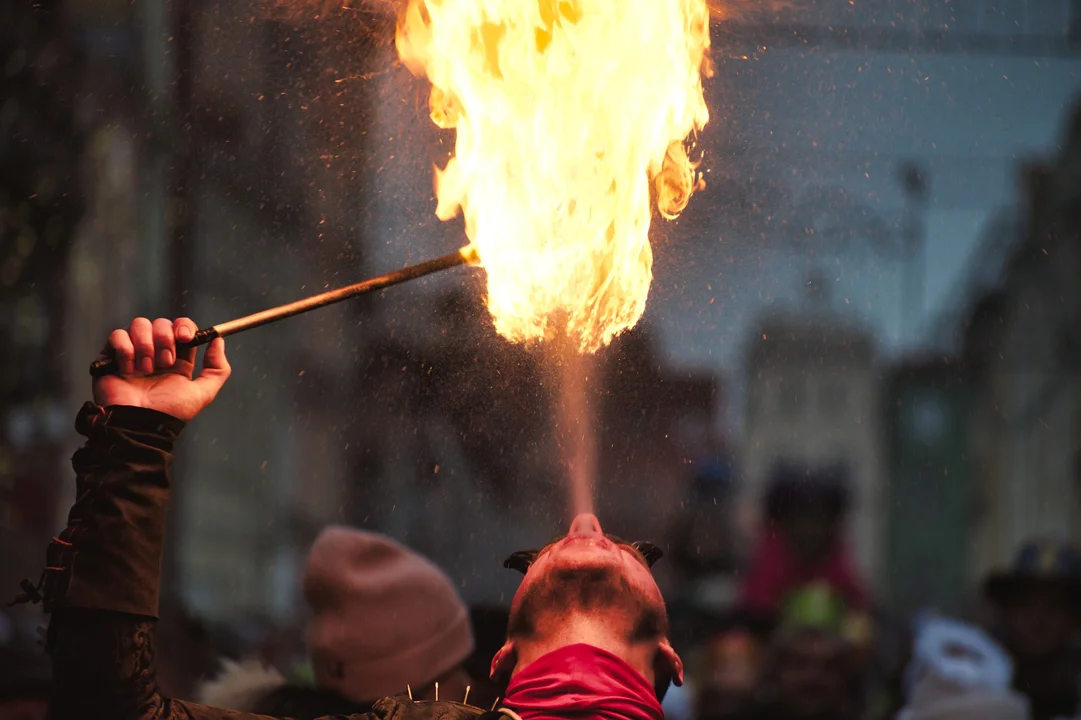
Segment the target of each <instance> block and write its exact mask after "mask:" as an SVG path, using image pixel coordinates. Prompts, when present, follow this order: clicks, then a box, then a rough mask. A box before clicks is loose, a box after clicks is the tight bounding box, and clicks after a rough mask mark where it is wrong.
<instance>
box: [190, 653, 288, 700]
mask: <svg viewBox="0 0 1081 720" xmlns="http://www.w3.org/2000/svg"><path fill="white" fill-rule="evenodd" d="M285 684H286V680H285V677H284V676H283V675H282V674H281V673H279V672H278V671H277V670H275V669H274V668H271V667H267V666H266V665H264V664H263V663H262V662H261V661H259V660H255V659H252V660H242V661H240V662H236V661H234V660H222V663H221V672H220V673H218V675H217V677H215V678H213V679H211V680H207V681H205V682H203V683H200V685H199V686H198V687H197V688H196V689H195V699H196V701H197V702H199V703H202V704H203V705H209V706H211V707H220V708H229V709H230V710H240V711H242V712H254V710H255V705H256V703H258V702H259V701H260V700H262V699H263V698H264V697H266V696H267V695H269V694H270V693H271V692H273V691H274V690H277V689H278V688H280V687H282V686H284V685H285Z"/></svg>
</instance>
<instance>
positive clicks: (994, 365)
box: [962, 111, 1081, 582]
mask: <svg viewBox="0 0 1081 720" xmlns="http://www.w3.org/2000/svg"><path fill="white" fill-rule="evenodd" d="M1061 147H1062V151H1061V153H1060V154H1059V155H1058V157H1056V158H1053V159H1052V160H1050V161H1049V162H1047V163H1036V164H1030V165H1029V166H1027V167H1026V168H1025V169H1023V170H1022V172H1021V173H1019V176H1020V180H1021V182H1020V183H1019V184H1020V193H1021V195H1022V197H1023V199H1024V205H1023V210H1024V211H1023V213H1022V222H1021V223H1020V224H1019V228H1018V229H1019V231H1020V232H1019V234H1018V235H1017V236H1016V242H1015V244H1014V246H1013V248H1012V249H1011V251H1010V252H1009V254H1008V255H1007V258H1008V260H1007V262H1006V264H1005V267H1004V268H1003V271H1002V273H1001V275H1000V276H999V279H998V282H997V284H996V285H995V286H994V287H991V288H989V289H988V290H987V291H986V292H985V293H983V294H982V295H981V296H980V297H978V298H977V299H976V301H975V302H974V303H973V304H971V305H970V306H969V313H968V317H967V318H966V322H965V328H964V346H963V350H962V357H963V360H964V363H965V369H966V373H967V379H968V382H969V383H970V385H971V390H970V396H971V419H972V426H971V431H970V438H969V441H970V446H971V454H972V458H973V462H974V466H973V469H972V472H973V474H974V478H975V479H976V480H977V488H978V495H977V497H976V498H975V508H976V519H975V521H976V524H975V527H974V536H973V538H972V547H973V549H974V557H973V562H972V563H971V564H970V566H969V569H970V572H971V579H972V581H973V582H975V581H976V580H978V579H979V578H980V577H982V576H983V575H984V574H985V573H986V572H987V571H988V570H989V569H990V568H992V567H995V566H997V565H1001V564H1005V563H1007V562H1008V560H1009V558H1010V556H1011V554H1012V553H1013V552H1014V550H1015V549H1016V547H1017V546H1018V545H1019V544H1020V543H1021V542H1022V541H1024V540H1025V539H1027V538H1031V537H1033V536H1044V537H1047V536H1050V537H1059V538H1069V539H1072V540H1073V541H1075V542H1076V541H1078V540H1081V533H1079V528H1081V330H1079V328H1081V285H1079V283H1078V281H1077V278H1078V277H1081V194H1079V190H1078V188H1079V187H1081V183H1079V179H1081V113H1078V112H1076V111H1075V113H1074V115H1073V117H1072V119H1071V122H1070V124H1069V128H1068V134H1067V137H1066V138H1065V140H1064V142H1063V143H1062V145H1061Z"/></svg>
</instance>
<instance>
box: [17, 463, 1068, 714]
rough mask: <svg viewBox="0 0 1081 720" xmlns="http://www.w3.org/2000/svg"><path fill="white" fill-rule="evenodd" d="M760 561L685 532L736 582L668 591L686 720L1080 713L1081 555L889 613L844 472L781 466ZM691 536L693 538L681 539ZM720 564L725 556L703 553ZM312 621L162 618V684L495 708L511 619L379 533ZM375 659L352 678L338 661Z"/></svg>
mask: <svg viewBox="0 0 1081 720" xmlns="http://www.w3.org/2000/svg"><path fill="white" fill-rule="evenodd" d="M772 477H773V480H772V482H771V484H770V485H769V486H768V488H767V491H766V492H765V494H764V496H763V508H762V510H763V512H762V522H761V523H759V527H758V530H757V537H756V538H755V543H754V548H753V553H752V554H751V556H750V558H749V561H748V562H747V563H746V564H745V565H746V566H745V567H738V565H739V563H735V564H734V565H733V564H732V563H730V562H728V561H716V562H714V563H712V564H709V563H701V562H696V561H695V560H694V556H695V553H693V552H688V551H687V550H686V548H683V550H682V551H681V550H680V548H679V547H678V546H679V542H678V540H677V541H675V542H674V543H673V544H674V545H675V546H676V547H674V548H673V552H672V553H671V555H672V557H671V558H670V560H669V561H670V562H675V563H676V564H678V565H680V566H688V567H690V568H691V569H690V570H689V573H690V574H691V575H694V574H695V573H699V574H709V573H711V572H718V571H720V572H723V573H728V574H729V575H731V576H732V577H734V578H735V580H736V584H737V587H738V589H737V592H736V593H735V596H734V599H732V600H731V601H730V602H727V603H725V604H724V606H723V607H718V606H717V605H716V604H713V605H710V604H708V603H703V602H701V601H700V600H699V599H696V598H695V597H690V594H691V590H690V588H693V587H694V584H693V583H685V584H684V585H685V587H686V588H688V590H687V592H686V593H685V595H687V596H684V597H670V598H669V599H668V601H669V607H670V613H671V622H672V628H673V638H672V639H673V642H674V643H676V645H677V649H678V650H679V651H680V653H681V654H683V656H684V658H685V659H686V660H687V678H686V682H685V683H684V685H683V686H682V687H678V688H677V687H673V688H671V689H670V690H669V692H668V693H667V695H666V696H665V698H664V709H665V713H666V716H667V717H668V718H670V720H781V719H782V718H784V719H789V718H799V719H806V720H859V719H862V718H898V719H899V720H931V719H941V720H967V719H968V718H981V719H984V720H999V719H1002V720H1007V719H1008V720H1013V719H1014V718H1016V719H1017V720H1026V719H1027V720H1053V719H1055V718H1074V717H1081V706H1079V681H1081V653H1079V645H1078V611H1079V608H1081V603H1079V602H1078V601H1079V600H1081V556H1079V554H1078V553H1077V552H1076V551H1075V550H1074V549H1073V548H1072V547H1070V546H1068V545H1066V544H1063V543H1056V542H1050V541H1033V542H1031V543H1028V544H1026V545H1024V546H1023V547H1021V548H1019V550H1018V552H1017V555H1016V558H1015V561H1014V563H1013V565H1012V566H1011V567H1008V568H1003V569H1002V570H1001V571H999V572H996V573H993V574H991V575H990V576H989V577H987V578H986V581H985V583H984V585H983V587H982V594H983V596H984V599H985V600H986V601H987V603H988V605H989V606H990V607H991V608H993V610H994V613H993V616H992V617H991V620H990V621H989V622H988V623H984V625H985V627H979V626H978V625H977V624H968V623H965V622H961V621H960V620H957V619H952V618H948V617H942V616H940V615H938V614H937V613H936V612H935V611H934V610H933V609H928V610H927V611H925V612H923V613H921V614H919V615H918V616H917V617H915V618H907V619H901V621H900V622H899V621H897V619H891V618H889V617H888V614H887V613H885V612H883V611H882V609H881V608H880V607H879V606H878V605H877V603H876V600H875V598H874V595H873V593H872V591H871V589H870V587H869V584H868V583H867V582H866V581H865V579H863V578H861V577H860V574H859V572H858V571H857V569H856V565H855V563H854V561H853V560H852V558H851V553H850V550H849V548H848V546H847V541H846V523H847V520H848V516H849V497H848V490H847V488H846V487H845V482H844V478H843V476H842V475H840V474H839V473H836V472H833V471H831V470H830V469H828V468H827V469H820V470H809V469H799V468H794V467H783V468H778V469H777V471H776V472H775V473H774V474H773V476H772ZM676 537H677V538H680V537H681V538H682V539H683V541H684V543H686V541H687V535H686V533H684V534H683V535H677V536H676ZM706 555H707V556H711V557H715V558H716V557H722V556H725V553H722V552H716V553H712V554H710V553H706ZM302 590H303V597H304V600H305V603H306V606H307V610H308V617H309V618H310V619H309V622H308V625H307V627H306V628H274V627H272V626H271V625H270V624H268V623H259V622H253V623H251V625H250V626H240V625H237V624H235V623H234V624H231V625H230V626H229V627H217V626H214V625H211V624H208V623H204V622H202V621H200V620H199V619H197V618H192V617H190V616H188V615H187V614H185V613H184V612H183V611H182V610H179V609H177V608H168V607H166V608H164V609H163V611H162V621H161V624H160V627H159V642H160V647H161V657H160V659H159V662H160V672H159V675H160V677H159V682H160V684H161V685H162V687H163V689H164V690H165V692H167V693H168V694H170V695H173V696H176V697H180V698H187V699H192V700H198V701H200V702H204V703H206V704H210V705H214V706H220V707H228V708H234V709H239V710H245V711H250V712H258V713H264V714H269V715H276V716H288V717H294V718H298V719H303V718H316V717H320V716H323V715H331V714H347V713H350V712H360V711H364V710H367V709H370V708H371V706H372V703H373V702H374V701H376V700H377V699H378V698H380V697H384V696H387V695H393V694H397V693H400V692H408V693H410V694H411V695H412V696H413V697H414V698H418V699H424V698H427V699H437V698H442V699H444V700H446V699H452V700H462V701H466V702H468V703H469V704H472V705H477V706H480V707H491V706H494V705H495V703H497V702H498V700H499V698H500V697H501V695H502V693H503V691H504V690H505V687H502V686H500V684H499V683H498V682H497V681H493V680H489V667H490V663H491V660H492V657H493V656H494V655H495V654H496V652H497V651H498V650H499V648H500V646H501V645H502V643H503V641H504V639H505V637H506V629H507V619H508V610H507V608H499V607H473V608H469V607H467V605H466V603H465V602H464V601H463V599H462V597H461V596H460V594H459V592H458V590H457V589H456V587H455V584H454V582H453V581H452V580H451V579H450V578H449V577H448V576H447V575H446V574H445V573H444V572H443V571H442V570H440V569H439V568H438V567H437V566H436V565H434V564H433V563H432V562H430V561H429V560H427V559H426V558H424V557H422V556H421V555H419V554H418V553H416V552H414V551H412V550H410V549H408V548H406V547H404V546H402V545H400V544H399V543H397V542H395V541H394V540H392V539H390V538H388V537H385V536H383V535H380V534H377V533H371V532H366V531H362V530H357V529H352V528H345V527H331V528H328V529H326V530H324V531H323V532H322V533H321V534H320V536H319V538H318V539H317V540H316V542H315V543H314V544H313V545H312V547H311V549H310V551H309V554H308V557H307V561H306V566H305V572H304V576H303V588H302ZM17 618H18V616H16V615H11V616H3V619H2V621H0V622H2V624H0V643H2V654H0V663H2V668H0V720H32V719H36V718H44V717H45V716H46V713H47V710H48V698H49V689H50V685H49V664H48V660H47V657H46V656H45V655H44V654H43V652H42V651H41V649H40V647H37V645H39V644H40V643H39V641H38V639H37V637H36V636H37V633H36V632H35V630H36V628H33V627H27V626H25V623H23V624H20V623H19V622H18V621H17ZM343 656H346V657H351V658H354V659H355V662H358V663H362V664H363V665H364V666H365V667H368V668H369V671H368V672H365V673H362V674H361V677H362V678H363V680H362V681H361V682H360V683H359V684H357V683H356V678H357V675H356V674H353V675H351V676H350V677H351V678H353V679H352V680H351V681H350V682H348V683H346V682H344V681H343V680H342V677H343V676H342V675H341V673H338V672H336V670H335V663H334V662H328V661H326V658H328V657H343Z"/></svg>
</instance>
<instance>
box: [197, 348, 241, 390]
mask: <svg viewBox="0 0 1081 720" xmlns="http://www.w3.org/2000/svg"><path fill="white" fill-rule="evenodd" d="M232 371H233V369H232V368H231V367H230V366H229V359H228V358H227V357H225V340H224V338H215V339H214V340H213V341H212V342H211V343H210V346H209V347H208V348H207V350H206V355H204V356H203V371H202V372H201V373H199V377H197V378H195V381H194V382H195V383H196V384H197V385H199V387H200V388H201V389H202V390H203V391H204V392H206V394H207V397H208V398H209V400H213V399H214V397H215V396H217V394H218V391H219V390H221V388H222V386H223V385H224V384H225V381H226V380H228V379H229V374H230V373H231V372H232ZM209 400H208V402H209Z"/></svg>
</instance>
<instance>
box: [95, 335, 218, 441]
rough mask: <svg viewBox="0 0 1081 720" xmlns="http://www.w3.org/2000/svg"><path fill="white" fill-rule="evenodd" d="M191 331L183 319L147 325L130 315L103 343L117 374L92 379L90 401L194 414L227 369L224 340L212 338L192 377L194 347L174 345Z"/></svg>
mask: <svg viewBox="0 0 1081 720" xmlns="http://www.w3.org/2000/svg"><path fill="white" fill-rule="evenodd" d="M196 329H197V328H196V326H195V323H194V322H192V321H191V320H189V319H188V318H180V319H179V320H176V321H172V320H165V319H163V318H158V319H157V320H155V321H154V322H153V323H151V322H150V321H149V320H147V319H146V318H135V319H134V320H132V321H131V327H129V328H128V329H127V330H114V331H113V333H112V334H111V335H110V336H109V342H108V344H109V345H110V346H111V347H112V348H113V352H114V353H115V357H116V365H117V368H119V372H118V373H117V374H116V375H106V376H104V377H100V378H95V380H94V402H96V403H97V404H98V405H101V406H105V407H107V406H109V405H128V406H131V407H141V408H147V409H149V410H157V411H158V412H163V413H165V414H167V415H172V416H173V417H175V418H178V419H180V420H184V421H185V422H187V421H189V420H191V419H192V418H194V417H195V416H196V415H198V414H199V413H200V412H201V411H202V410H203V408H205V407H206V406H207V405H209V404H210V403H211V402H212V401H213V400H214V398H215V397H216V396H217V394H218V391H219V390H221V388H222V385H224V384H225V381H226V380H227V379H228V378H229V373H230V370H231V369H230V367H229V361H228V360H227V359H226V357H225V340H223V339H221V338H218V339H216V340H214V341H213V342H212V343H210V347H209V348H207V351H206V356H205V357H204V358H203V371H202V372H201V373H199V377H194V374H195V354H196V349H195V348H189V349H186V350H179V351H178V350H177V343H178V342H179V343H184V342H187V341H188V340H191V339H192V338H193V337H194V336H195V331H196Z"/></svg>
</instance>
